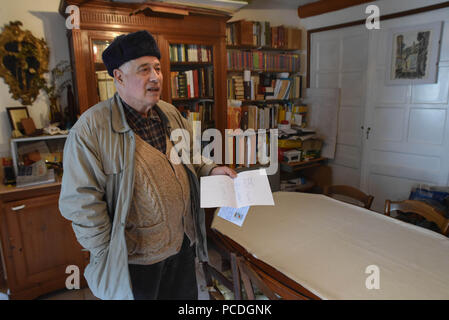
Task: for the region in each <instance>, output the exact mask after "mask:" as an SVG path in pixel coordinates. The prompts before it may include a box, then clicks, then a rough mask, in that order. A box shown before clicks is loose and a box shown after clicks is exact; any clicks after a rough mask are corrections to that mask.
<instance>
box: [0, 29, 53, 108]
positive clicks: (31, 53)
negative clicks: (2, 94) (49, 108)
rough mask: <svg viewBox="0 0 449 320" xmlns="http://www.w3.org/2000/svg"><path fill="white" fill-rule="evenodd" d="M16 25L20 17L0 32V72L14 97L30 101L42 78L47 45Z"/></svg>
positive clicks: (32, 100) (25, 102) (45, 71)
mask: <svg viewBox="0 0 449 320" xmlns="http://www.w3.org/2000/svg"><path fill="white" fill-rule="evenodd" d="M20 26H22V22H20V21H15V22H10V23H9V25H5V26H4V29H3V32H2V33H1V34H0V76H1V77H3V78H4V79H5V82H6V83H7V84H8V85H9V92H10V93H11V94H12V97H13V98H14V99H16V100H19V101H21V102H22V104H23V105H31V104H32V103H33V102H34V100H36V98H37V96H38V95H39V90H40V89H41V88H42V86H41V83H42V82H45V79H44V77H43V75H44V74H45V73H47V72H48V57H49V49H48V47H47V44H46V42H45V40H44V39H38V38H36V37H35V36H33V35H32V33H31V32H30V31H29V30H22V29H21V28H20Z"/></svg>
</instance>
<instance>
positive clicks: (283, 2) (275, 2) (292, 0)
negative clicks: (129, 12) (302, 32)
mask: <svg viewBox="0 0 449 320" xmlns="http://www.w3.org/2000/svg"><path fill="white" fill-rule="evenodd" d="M112 1H114V2H128V3H129V2H134V3H143V2H179V3H185V4H192V5H195V4H199V3H200V4H202V5H207V6H217V8H225V7H228V8H229V9H231V8H233V9H234V10H238V9H239V8H245V9H295V10H296V9H298V7H299V6H302V5H305V4H307V3H312V2H316V1H318V0H246V1H245V0H242V1H244V2H247V3H248V5H243V7H242V5H241V4H239V2H240V1H238V0H237V1H235V0H190V1H189V0H156V1H150V0H112Z"/></svg>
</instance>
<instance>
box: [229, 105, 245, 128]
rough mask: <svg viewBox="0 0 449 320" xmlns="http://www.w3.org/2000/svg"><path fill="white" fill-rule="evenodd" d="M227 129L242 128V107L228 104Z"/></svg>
mask: <svg viewBox="0 0 449 320" xmlns="http://www.w3.org/2000/svg"><path fill="white" fill-rule="evenodd" d="M227 117H228V119H227V120H228V121H227V127H226V128H227V129H233V130H235V129H240V127H241V123H240V122H241V120H242V108H241V107H237V106H230V105H228V110H227Z"/></svg>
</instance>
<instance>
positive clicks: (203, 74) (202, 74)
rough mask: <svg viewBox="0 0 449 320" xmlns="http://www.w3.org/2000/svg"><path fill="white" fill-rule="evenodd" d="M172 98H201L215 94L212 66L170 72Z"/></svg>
mask: <svg viewBox="0 0 449 320" xmlns="http://www.w3.org/2000/svg"><path fill="white" fill-rule="evenodd" d="M170 81H171V96H172V98H175V99H176V98H201V97H213V96H214V73H213V68H212V67H205V68H199V69H194V70H186V71H172V72H171V73H170Z"/></svg>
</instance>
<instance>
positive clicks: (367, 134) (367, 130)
mask: <svg viewBox="0 0 449 320" xmlns="http://www.w3.org/2000/svg"><path fill="white" fill-rule="evenodd" d="M370 131H371V128H369V127H368V129H366V140H368V139H369V132H370Z"/></svg>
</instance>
